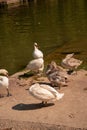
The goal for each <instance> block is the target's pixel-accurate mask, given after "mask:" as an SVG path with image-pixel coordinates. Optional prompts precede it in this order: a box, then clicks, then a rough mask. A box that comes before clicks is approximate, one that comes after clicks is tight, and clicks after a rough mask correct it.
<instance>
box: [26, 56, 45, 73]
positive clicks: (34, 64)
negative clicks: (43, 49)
mask: <svg viewBox="0 0 87 130" xmlns="http://www.w3.org/2000/svg"><path fill="white" fill-rule="evenodd" d="M28 69H29V70H31V71H35V72H43V69H44V60H43V58H38V59H34V60H32V61H30V62H29V63H28V65H27V67H26V70H28Z"/></svg>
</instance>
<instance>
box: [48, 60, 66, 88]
mask: <svg viewBox="0 0 87 130" xmlns="http://www.w3.org/2000/svg"><path fill="white" fill-rule="evenodd" d="M46 76H47V78H48V79H49V81H50V82H51V84H52V86H54V87H55V86H58V87H59V88H60V87H61V86H66V85H67V81H68V75H67V73H66V71H65V69H63V68H62V67H61V66H58V65H57V64H56V62H54V61H52V62H51V63H50V64H48V65H47V68H46Z"/></svg>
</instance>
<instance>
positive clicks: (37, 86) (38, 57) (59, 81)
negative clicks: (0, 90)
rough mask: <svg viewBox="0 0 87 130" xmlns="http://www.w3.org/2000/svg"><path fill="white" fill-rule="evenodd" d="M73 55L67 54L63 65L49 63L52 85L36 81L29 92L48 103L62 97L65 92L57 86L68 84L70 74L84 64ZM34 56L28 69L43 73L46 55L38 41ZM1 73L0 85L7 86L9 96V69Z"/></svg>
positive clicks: (49, 77) (46, 73) (35, 44)
mask: <svg viewBox="0 0 87 130" xmlns="http://www.w3.org/2000/svg"><path fill="white" fill-rule="evenodd" d="M73 56H74V53H72V54H67V55H66V57H65V58H64V59H63V60H62V62H61V66H62V67H61V66H58V65H57V64H56V62H54V61H52V62H51V63H50V64H48V65H47V67H46V70H45V75H46V76H47V78H48V80H49V81H50V85H48V84H44V83H34V84H32V85H31V86H29V93H30V94H31V95H32V96H34V97H35V98H37V99H39V100H41V101H42V104H47V102H48V101H55V100H59V99H61V98H62V97H63V96H64V93H59V92H58V91H57V90H56V89H55V87H59V88H60V87H61V86H65V85H67V82H68V74H70V73H72V72H74V71H76V69H77V68H78V66H79V65H81V64H82V61H80V60H78V59H75V58H73ZM33 58H34V59H33V60H32V61H30V62H29V63H28V65H27V66H26V70H31V71H34V72H35V73H36V74H42V73H43V70H44V59H43V58H44V56H43V52H42V51H41V50H39V48H38V44H37V43H34V51H33ZM0 75H1V76H0V87H1V86H4V87H6V90H7V96H10V95H11V94H10V93H9V89H8V86H9V79H8V72H7V70H5V69H1V70H0ZM39 76H40V75H39Z"/></svg>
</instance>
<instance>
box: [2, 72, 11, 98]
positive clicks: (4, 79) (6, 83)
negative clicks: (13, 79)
mask: <svg viewBox="0 0 87 130" xmlns="http://www.w3.org/2000/svg"><path fill="white" fill-rule="evenodd" d="M8 86H9V79H8V71H7V70H5V69H0V87H5V88H6V90H7V96H10V93H9V88H8Z"/></svg>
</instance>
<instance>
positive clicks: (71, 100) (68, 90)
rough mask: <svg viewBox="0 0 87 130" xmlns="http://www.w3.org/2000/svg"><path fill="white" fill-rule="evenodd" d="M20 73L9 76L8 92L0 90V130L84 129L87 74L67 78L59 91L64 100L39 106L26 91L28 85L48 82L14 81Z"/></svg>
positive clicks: (79, 72) (39, 103)
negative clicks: (7, 95) (66, 82)
mask: <svg viewBox="0 0 87 130" xmlns="http://www.w3.org/2000/svg"><path fill="white" fill-rule="evenodd" d="M19 75H21V73H17V74H15V75H12V76H10V77H9V79H10V85H9V88H10V93H11V94H12V96H10V97H6V90H5V88H0V93H2V95H3V98H0V130H76V129H77V130H87V71H85V70H80V71H78V72H77V75H70V76H69V82H68V86H67V87H62V88H61V89H60V90H59V89H58V88H56V89H57V90H58V91H59V92H63V93H64V97H63V98H62V99H61V100H59V101H56V102H54V103H53V102H49V103H48V105H47V106H45V107H44V106H42V105H41V102H40V101H39V100H37V99H35V98H34V97H32V96H31V95H30V94H29V92H28V89H29V87H30V84H31V83H32V82H46V83H49V81H48V80H47V78H46V77H40V78H38V79H36V78H35V77H32V76H31V77H28V78H18V77H19Z"/></svg>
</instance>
